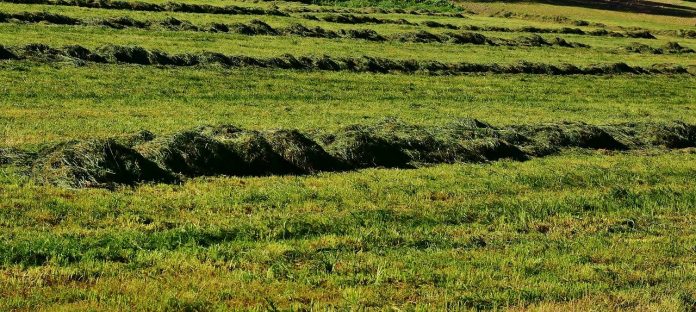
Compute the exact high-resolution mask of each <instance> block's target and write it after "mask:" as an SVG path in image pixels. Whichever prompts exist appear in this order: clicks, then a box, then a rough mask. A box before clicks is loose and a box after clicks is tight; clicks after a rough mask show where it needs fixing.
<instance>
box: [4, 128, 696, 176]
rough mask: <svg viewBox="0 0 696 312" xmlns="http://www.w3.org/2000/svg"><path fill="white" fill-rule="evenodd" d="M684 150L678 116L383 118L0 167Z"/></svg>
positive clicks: (253, 169) (12, 158)
mask: <svg viewBox="0 0 696 312" xmlns="http://www.w3.org/2000/svg"><path fill="white" fill-rule="evenodd" d="M687 147H696V125H690V124H685V123H682V122H671V123H632V124H619V125H607V126H596V125H588V124H585V123H578V122H563V123H556V124H541V125H514V126H508V127H502V128H496V127H493V126H491V125H489V124H487V123H484V122H481V121H479V120H475V119H461V120H456V121H455V122H452V123H449V124H445V125H442V126H431V127H425V126H418V125H412V124H407V123H404V122H402V121H399V120H396V119H385V120H382V121H380V122H377V123H374V124H366V125H353V126H348V127H345V128H342V129H339V130H338V131H335V132H330V133H327V132H313V133H312V134H311V135H310V134H307V133H303V132H300V131H297V130H272V131H253V130H245V129H241V128H238V127H235V126H230V125H224V126H205V127H199V128H195V129H192V130H188V131H182V132H178V133H173V134H169V135H163V136H159V137H156V136H154V135H153V134H152V133H150V132H147V131H144V132H141V133H138V134H136V135H132V136H128V137H122V138H116V139H106V140H88V141H72V142H67V143H62V144H58V145H55V146H52V147H49V148H45V149H43V150H42V151H40V152H39V153H38V154H36V155H34V154H30V153H27V152H22V151H18V150H9V149H0V164H8V163H14V164H16V165H26V166H28V167H30V168H31V172H32V174H33V175H34V176H35V177H36V178H37V179H39V180H40V181H44V182H48V183H52V184H57V185H62V186H68V187H107V188H108V187H115V186H118V185H136V184H140V183H148V182H161V183H177V182H179V181H182V180H184V179H186V178H191V177H198V176H265V175H288V174H313V173H317V172H336V171H345V170H356V169H361V168H373V167H385V168H413V167H418V166H421V165H427V164H438V163H454V162H490V161H496V160H500V159H511V160H515V161H525V160H528V159H530V158H533V157H544V156H547V155H552V154H556V153H558V152H560V151H562V150H563V149H567V148H582V149H602V150H616V151H623V150H632V149H647V148H668V149H673V148H687ZM19 159H22V160H23V161H17V160H19ZM29 159H30V160H29Z"/></svg>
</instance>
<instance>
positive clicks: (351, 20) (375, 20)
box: [302, 14, 671, 39]
mask: <svg viewBox="0 0 696 312" xmlns="http://www.w3.org/2000/svg"><path fill="white" fill-rule="evenodd" d="M302 17H303V18H305V19H309V20H315V21H324V22H330V23H340V24H395V25H410V26H424V27H430V28H445V29H451V30H466V31H494V32H506V33H534V34H572V35H586V36H606V37H615V38H623V37H627V38H641V39H655V36H654V35H653V34H652V33H651V32H650V31H647V30H626V31H622V32H618V31H611V30H607V29H605V28H598V29H591V30H583V29H580V28H577V27H576V28H571V27H561V28H549V27H536V26H522V27H517V28H511V27H503V26H477V25H454V24H451V23H440V22H436V21H423V22H420V23H416V22H411V21H408V20H406V19H402V18H401V19H389V18H379V17H372V16H362V15H353V14H326V15H322V16H316V15H308V14H307V15H303V16H302ZM670 34H671V33H670Z"/></svg>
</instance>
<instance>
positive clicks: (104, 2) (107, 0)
mask: <svg viewBox="0 0 696 312" xmlns="http://www.w3.org/2000/svg"><path fill="white" fill-rule="evenodd" d="M0 2H8V3H17V4H42V5H58V6H76V7H82V8H91V9H112V10H128V11H145V12H181V13H204V14H225V15H274V16H289V15H290V13H340V14H409V15H427V16H443V17H453V18H466V17H465V16H464V15H463V14H461V13H456V12H436V11H432V10H424V9H421V10H404V9H382V8H364V9H357V8H336V7H286V8H282V9H281V8H279V7H277V6H273V7H271V8H261V7H249V6H235V5H227V6H215V5H209V4H195V3H185V2H171V1H169V2H166V3H163V4H158V3H152V2H142V1H119V0H0Z"/></svg>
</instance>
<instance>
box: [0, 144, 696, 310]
mask: <svg viewBox="0 0 696 312" xmlns="http://www.w3.org/2000/svg"><path fill="white" fill-rule="evenodd" d="M694 156H695V154H693V153H688V152H687V153H682V152H673V153H667V154H665V153H657V154H652V155H649V154H648V155H641V154H616V155H602V154H584V153H570V154H566V155H564V156H559V157H552V158H546V159H538V160H534V161H530V162H526V163H511V162H500V163H496V164H492V165H444V166H436V167H431V168H423V169H419V170H379V169H377V170H366V171H362V172H357V173H347V174H325V175H319V176H314V177H278V178H246V179H234V178H219V179H201V180H195V181H192V182H189V183H187V184H185V185H183V186H181V187H176V186H147V187H140V188H137V189H124V190H120V191H118V192H109V191H100V190H87V191H71V190H65V189H59V188H52V187H45V186H38V185H34V184H32V183H28V184H27V181H25V179H24V178H21V177H17V176H16V175H14V174H13V173H12V172H7V171H3V173H4V174H3V178H2V179H3V183H2V190H3V192H0V194H2V195H1V196H2V201H0V203H1V204H0V208H1V209H0V217H1V218H0V220H1V221H2V223H1V224H2V227H1V228H2V230H0V237H2V243H1V244H2V247H3V248H0V263H1V264H2V266H3V269H2V271H3V276H4V278H3V279H0V285H1V286H2V287H0V289H1V290H0V294H1V295H2V296H1V297H2V298H4V299H3V300H0V307H2V308H3V309H12V308H29V307H33V306H37V305H41V306H43V307H46V308H47V309H53V308H64V309H86V308H97V309H103V308H108V309H122V308H125V307H128V306H148V307H149V308H148V309H153V310H160V309H171V308H173V305H184V306H198V305H201V306H203V307H207V308H211V309H212V308H215V307H218V308H219V307H222V306H232V307H246V308H250V307H257V308H268V305H269V304H272V305H275V306H276V307H278V308H283V309H285V308H289V307H293V306H294V307H299V306H302V305H304V306H306V305H312V304H314V305H316V306H317V307H320V306H326V305H334V306H336V307H361V306H362V307H384V308H386V307H389V306H391V304H397V305H399V306H403V307H408V306H420V307H428V306H429V307H431V308H432V307H444V305H445V304H455V305H456V304H459V305H461V306H463V307H477V308H492V307H500V306H526V305H534V304H540V303H542V302H545V303H546V304H550V303H554V302H555V304H556V305H559V306H560V305H563V304H565V302H567V303H572V302H574V301H576V300H582V299H583V298H594V299H593V302H602V301H603V302H604V305H607V306H610V307H614V308H616V307H624V308H626V307H632V308H637V309H640V308H648V307H651V306H652V307H659V308H661V309H667V310H676V309H678V308H679V307H687V305H688V304H690V301H689V300H692V299H693V298H694V296H695V295H696V294H695V293H693V289H694V286H696V285H695V284H694V280H695V279H694V278H696V276H695V275H694V269H696V267H694V263H693V261H692V259H693V256H694V252H695V250H694V248H696V245H695V244H694V239H696V233H695V232H694V227H693V222H692V221H691V220H692V219H691V218H690V216H692V215H693V208H694V207H693V202H694V200H696V193H695V192H694V189H696V188H695V187H696V185H694V184H693V182H694V181H693V179H691V177H692V176H693V175H694V174H696V158H694ZM211 216H215V217H213V218H211ZM425 268H427V269H425ZM155 285H157V286H156V287H155ZM586 304H589V303H586ZM600 306H601V303H600ZM587 307H588V308H589V307H590V306H587Z"/></svg>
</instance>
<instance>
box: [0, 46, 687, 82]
mask: <svg viewBox="0 0 696 312" xmlns="http://www.w3.org/2000/svg"><path fill="white" fill-rule="evenodd" d="M22 59H28V60H33V61H41V62H56V61H71V62H73V63H75V64H84V63H85V62H95V63H111V64H137V65H158V66H200V65H220V66H225V67H230V68H235V67H256V68H272V69H294V70H322V71H350V72H357V73H403V74H413V73H427V74H431V75H460V74H472V73H491V74H545V75H613V74H688V73H689V72H688V70H687V69H686V68H685V67H683V66H681V65H674V64H655V65H652V66H649V67H643V66H630V65H628V64H625V63H611V64H598V65H589V66H576V65H572V64H560V65H554V64H544V63H532V62H525V61H522V62H517V63H513V64H503V65H501V64H481V63H467V62H461V63H442V62H438V61H430V60H425V61H424V60H392V59H386V58H377V57H370V56H363V57H331V56H326V55H325V56H301V57H296V56H293V55H289V54H285V55H282V56H279V57H271V58H259V57H250V56H229V55H225V54H222V53H216V52H201V53H196V54H192V53H190V54H189V53H187V54H169V53H166V52H162V51H159V50H147V49H145V48H143V47H139V46H118V45H107V46H103V47H101V48H98V49H96V50H95V51H92V50H89V49H87V48H85V47H82V46H77V45H73V46H65V47H63V48H59V49H58V48H53V47H50V46H47V45H44V44H28V45H25V46H21V47H14V48H8V47H5V46H3V45H0V60H22Z"/></svg>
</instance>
